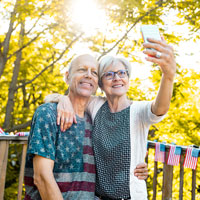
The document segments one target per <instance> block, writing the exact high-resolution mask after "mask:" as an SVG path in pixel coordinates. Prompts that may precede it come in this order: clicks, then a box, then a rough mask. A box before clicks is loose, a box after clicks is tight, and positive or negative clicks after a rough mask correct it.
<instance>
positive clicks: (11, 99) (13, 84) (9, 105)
mask: <svg viewBox="0 0 200 200" xmlns="http://www.w3.org/2000/svg"><path fill="white" fill-rule="evenodd" d="M24 24H25V23H24V21H22V22H21V30H20V34H19V47H21V46H22V45H23V41H24V32H25V28H24ZM21 59H22V50H21V51H19V52H17V54H16V60H15V63H14V69H13V76H12V80H11V83H10V87H9V94H8V102H7V106H6V115H5V121H4V125H3V127H4V128H6V129H7V128H10V127H11V120H12V112H13V108H14V97H15V92H16V88H17V79H18V75H19V70H20V63H21Z"/></svg>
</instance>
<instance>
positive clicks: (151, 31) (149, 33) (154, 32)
mask: <svg viewBox="0 0 200 200" xmlns="http://www.w3.org/2000/svg"><path fill="white" fill-rule="evenodd" d="M141 33H142V37H143V40H144V42H145V43H147V42H149V41H148V40H147V38H154V39H156V40H161V37H160V32H159V29H158V26H156V25H143V26H141Z"/></svg>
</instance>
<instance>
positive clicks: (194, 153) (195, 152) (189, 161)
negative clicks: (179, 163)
mask: <svg viewBox="0 0 200 200" xmlns="http://www.w3.org/2000/svg"><path fill="white" fill-rule="evenodd" d="M199 151H200V149H195V148H192V147H188V148H187V151H186V156H185V160H184V163H183V166H184V167H186V168H191V169H196V168H197V161H198V156H199Z"/></svg>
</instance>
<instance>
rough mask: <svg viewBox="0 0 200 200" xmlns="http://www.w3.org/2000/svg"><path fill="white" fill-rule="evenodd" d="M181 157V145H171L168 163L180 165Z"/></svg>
mask: <svg viewBox="0 0 200 200" xmlns="http://www.w3.org/2000/svg"><path fill="white" fill-rule="evenodd" d="M180 158H181V147H180V146H175V145H171V146H170V149H169V155H168V159H167V164H168V165H174V166H178V165H179V163H180Z"/></svg>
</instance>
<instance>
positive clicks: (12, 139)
mask: <svg viewBox="0 0 200 200" xmlns="http://www.w3.org/2000/svg"><path fill="white" fill-rule="evenodd" d="M27 138H28V137H27V136H0V200H3V199H4V189H5V180H6V170H7V162H8V151H9V145H10V144H21V145H22V146H23V148H22V158H21V165H20V172H19V183H18V195H17V200H21V199H22V189H23V177H24V167H25V157H26V150H27ZM148 148H149V149H155V143H154V142H149V144H148ZM168 153H169V145H166V155H165V156H166V158H167V156H168ZM185 153H186V147H182V153H181V159H180V181H179V200H183V181H184V167H183V161H184V158H185ZM148 158H149V156H147V158H146V162H147V163H148V162H149V161H150V160H148ZM162 170H163V181H162V200H172V186H173V185H172V182H173V166H170V165H167V164H166V163H164V164H163V169H162ZM157 175H158V163H157V162H155V161H154V172H153V187H152V190H153V196H152V199H153V200H156V194H157ZM195 191H196V170H192V188H191V199H192V200H195Z"/></svg>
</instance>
